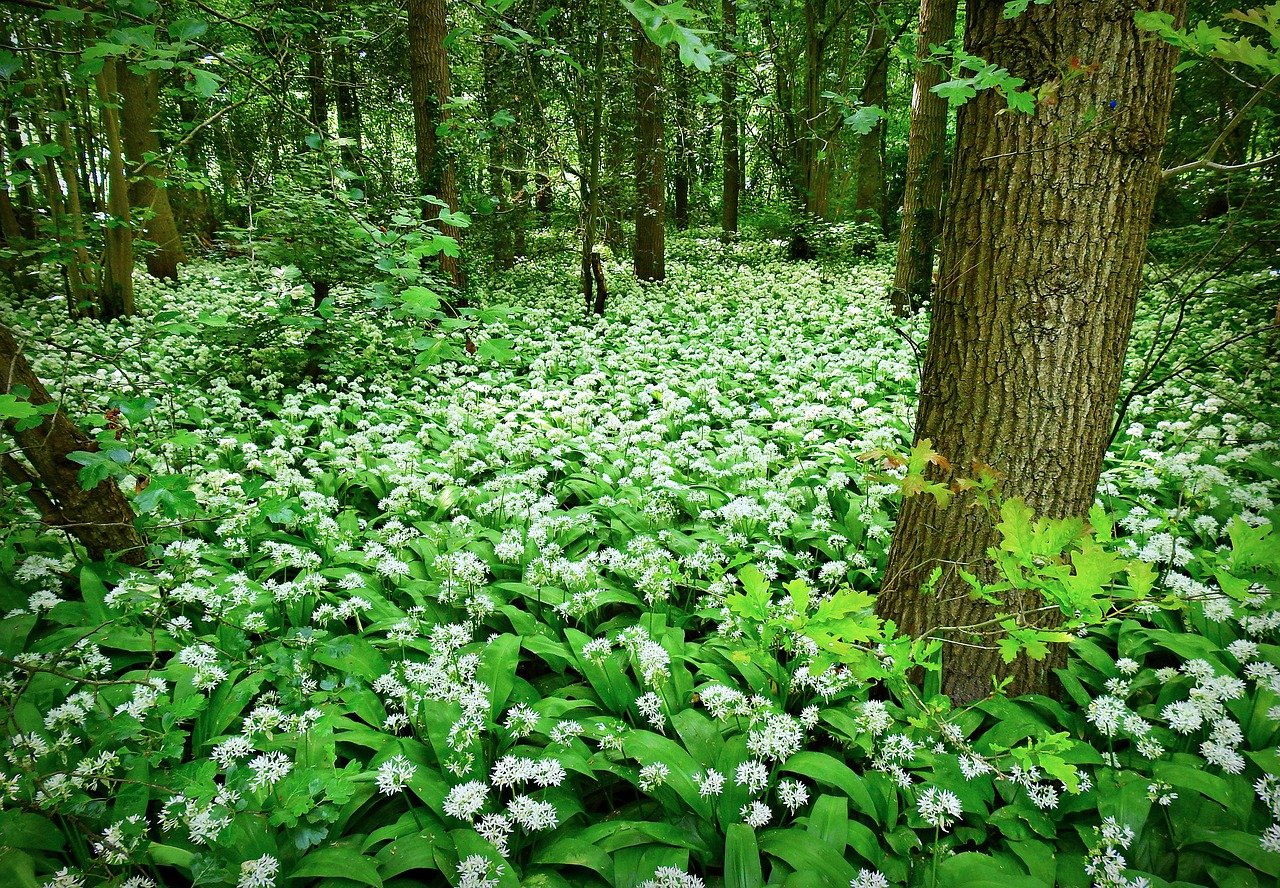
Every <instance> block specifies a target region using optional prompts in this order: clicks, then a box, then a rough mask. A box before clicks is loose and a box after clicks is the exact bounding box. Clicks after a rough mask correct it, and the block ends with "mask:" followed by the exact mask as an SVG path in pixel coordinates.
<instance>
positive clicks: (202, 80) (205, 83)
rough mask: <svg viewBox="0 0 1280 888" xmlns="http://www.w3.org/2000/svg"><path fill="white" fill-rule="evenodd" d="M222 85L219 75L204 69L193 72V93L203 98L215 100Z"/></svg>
mask: <svg viewBox="0 0 1280 888" xmlns="http://www.w3.org/2000/svg"><path fill="white" fill-rule="evenodd" d="M221 85H222V78H221V77H219V76H218V75H217V74H214V73H212V72H210V71H206V70H204V69H203V68H196V69H195V70H193V71H192V72H191V91H192V92H194V93H195V94H196V95H198V96H200V97H201V98H205V99H211V98H213V96H214V93H216V92H217V91H218V87H219V86H221Z"/></svg>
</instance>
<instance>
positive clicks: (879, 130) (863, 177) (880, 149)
mask: <svg viewBox="0 0 1280 888" xmlns="http://www.w3.org/2000/svg"><path fill="white" fill-rule="evenodd" d="M882 12H883V9H882V5H881V3H879V2H877V3H876V4H875V5H874V6H872V8H871V37H870V39H869V40H868V41H867V75H866V79H865V80H864V81H863V85H862V104H863V105H876V106H878V107H880V108H883V107H884V104H885V99H886V97H887V96H888V94H889V47H888V46H887V42H888V41H887V35H886V33H885V28H884V22H883V21H881V18H880V16H881V14H882ZM884 138H885V122H884V121H883V120H880V121H878V122H877V123H876V125H875V127H874V128H873V129H872V130H871V132H869V133H867V134H866V135H864V136H861V137H859V139H858V193H857V197H856V199H855V202H854V209H855V210H857V211H858V216H859V220H860V221H861V219H862V217H864V216H874V217H875V221H876V224H877V225H879V226H880V227H881V230H882V231H883V229H884V223H885V204H884Z"/></svg>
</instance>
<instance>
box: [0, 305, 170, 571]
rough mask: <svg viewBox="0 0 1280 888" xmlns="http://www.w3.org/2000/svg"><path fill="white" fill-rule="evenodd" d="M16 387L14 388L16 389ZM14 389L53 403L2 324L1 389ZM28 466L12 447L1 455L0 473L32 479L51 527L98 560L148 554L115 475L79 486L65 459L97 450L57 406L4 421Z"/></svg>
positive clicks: (18, 480) (74, 468)
mask: <svg viewBox="0 0 1280 888" xmlns="http://www.w3.org/2000/svg"><path fill="white" fill-rule="evenodd" d="M15 390H16V391H15ZM15 393H18V394H19V396H20V397H21V398H23V399H24V400H26V401H29V402H30V403H31V404H33V405H35V406H37V407H42V406H45V405H48V404H51V403H53V402H52V399H51V398H50V397H49V393H48V391H46V390H45V387H44V386H43V385H42V384H41V383H40V380H39V379H37V378H36V376H35V374H34V373H32V372H31V366H30V364H28V363H27V359H26V358H25V357H24V356H23V354H22V349H21V347H20V346H19V344H18V341H17V340H16V339H15V338H14V335H13V333H12V332H11V331H10V330H9V328H8V327H5V326H4V325H3V324H0V395H8V394H15ZM4 428H5V431H6V432H8V433H9V435H10V436H12V438H13V440H14V441H15V442H16V443H17V445H18V449H19V450H21V451H22V454H23V456H25V457H26V459H27V462H28V463H30V468H28V466H27V465H26V464H24V463H23V462H22V461H20V460H18V459H17V458H16V457H15V456H14V455H13V454H11V453H4V454H3V455H2V456H0V462H2V463H3V472H4V475H5V476H6V477H7V478H8V479H9V480H10V482H11V483H14V484H30V485H31V487H30V488H29V490H28V493H27V495H28V497H29V498H30V499H31V501H32V502H34V503H35V504H36V507H37V508H39V510H40V514H41V519H42V520H43V521H44V523H45V524H47V525H48V526H49V527H52V528H56V529H59V530H65V531H66V532H67V533H70V534H71V535H72V536H74V537H75V538H76V539H77V540H79V541H80V542H81V543H82V544H83V545H84V547H85V549H87V550H88V552H89V556H90V557H91V558H93V559H94V560H95V561H101V560H103V559H104V558H106V557H107V555H108V554H110V553H115V557H116V558H118V559H119V560H120V561H123V562H125V563H126V564H135V565H137V564H142V563H144V562H145V561H146V560H147V551H146V545H147V544H146V540H145V539H143V537H142V534H141V533H139V532H138V530H137V528H136V527H135V526H134V514H133V508H132V507H131V506H130V505H129V501H128V500H126V499H125V498H124V494H123V493H121V492H120V488H119V487H118V486H116V483H115V481H113V480H107V481H105V482H103V483H102V484H99V485H98V486H97V487H95V488H94V489H93V490H83V489H82V488H81V487H80V479H79V477H78V476H79V472H80V466H79V465H78V464H76V463H74V462H72V461H71V460H69V459H67V454H69V453H73V452H75V451H77V450H85V451H90V452H92V451H95V450H97V449H98V444H97V442H96V441H94V440H93V439H92V438H90V437H89V436H88V435H86V434H84V432H82V431H80V430H79V429H78V428H76V427H75V425H73V424H72V422H71V421H70V420H69V419H67V416H66V414H64V413H63V412H62V411H61V410H58V411H57V412H56V413H53V414H51V415H48V416H45V417H44V418H43V420H42V421H41V423H40V424H39V425H38V426H35V427H34V428H28V429H23V430H21V431H20V430H19V429H18V422H17V420H8V421H6V422H5V423H4Z"/></svg>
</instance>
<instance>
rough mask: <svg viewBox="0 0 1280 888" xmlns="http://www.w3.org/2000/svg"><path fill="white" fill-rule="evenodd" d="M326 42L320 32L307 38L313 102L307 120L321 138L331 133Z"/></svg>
mask: <svg viewBox="0 0 1280 888" xmlns="http://www.w3.org/2000/svg"><path fill="white" fill-rule="evenodd" d="M326 61H327V60H326V59H325V56H324V41H323V40H322V39H321V37H320V33H319V31H318V30H316V31H312V33H311V36H309V37H308V38H307V89H308V92H309V93H310V97H311V101H310V104H309V105H308V108H307V119H308V120H310V121H311V128H312V131H313V132H316V133H319V134H320V135H321V136H325V135H328V133H329V82H328V77H327V71H326V68H327V67H328V65H327V64H326Z"/></svg>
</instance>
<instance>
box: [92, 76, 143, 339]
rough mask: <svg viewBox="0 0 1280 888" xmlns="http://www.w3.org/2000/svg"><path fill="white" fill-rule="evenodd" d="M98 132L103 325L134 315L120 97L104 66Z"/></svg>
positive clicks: (100, 283)
mask: <svg viewBox="0 0 1280 888" xmlns="http://www.w3.org/2000/svg"><path fill="white" fill-rule="evenodd" d="M96 81H97V87H98V100H99V101H100V102H101V106H102V113H101V117H102V132H103V134H104V135H105V136H106V139H107V213H108V215H109V216H110V219H109V220H108V222H107V227H106V242H107V253H106V260H105V261H104V262H103V265H102V270H101V274H100V278H99V286H98V300H99V312H98V314H99V317H101V318H102V319H103V320H104V321H110V320H112V319H114V318H119V317H125V316H128V315H132V314H133V313H134V306H133V229H132V227H131V223H130V220H129V180H128V178H127V177H126V176H125V170H124V146H123V144H122V142H121V138H120V111H119V107H120V94H119V91H118V89H117V86H116V66H115V65H113V64H111V63H110V62H108V63H107V64H105V65H103V66H102V70H101V71H99V72H98V74H97V77H96Z"/></svg>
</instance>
